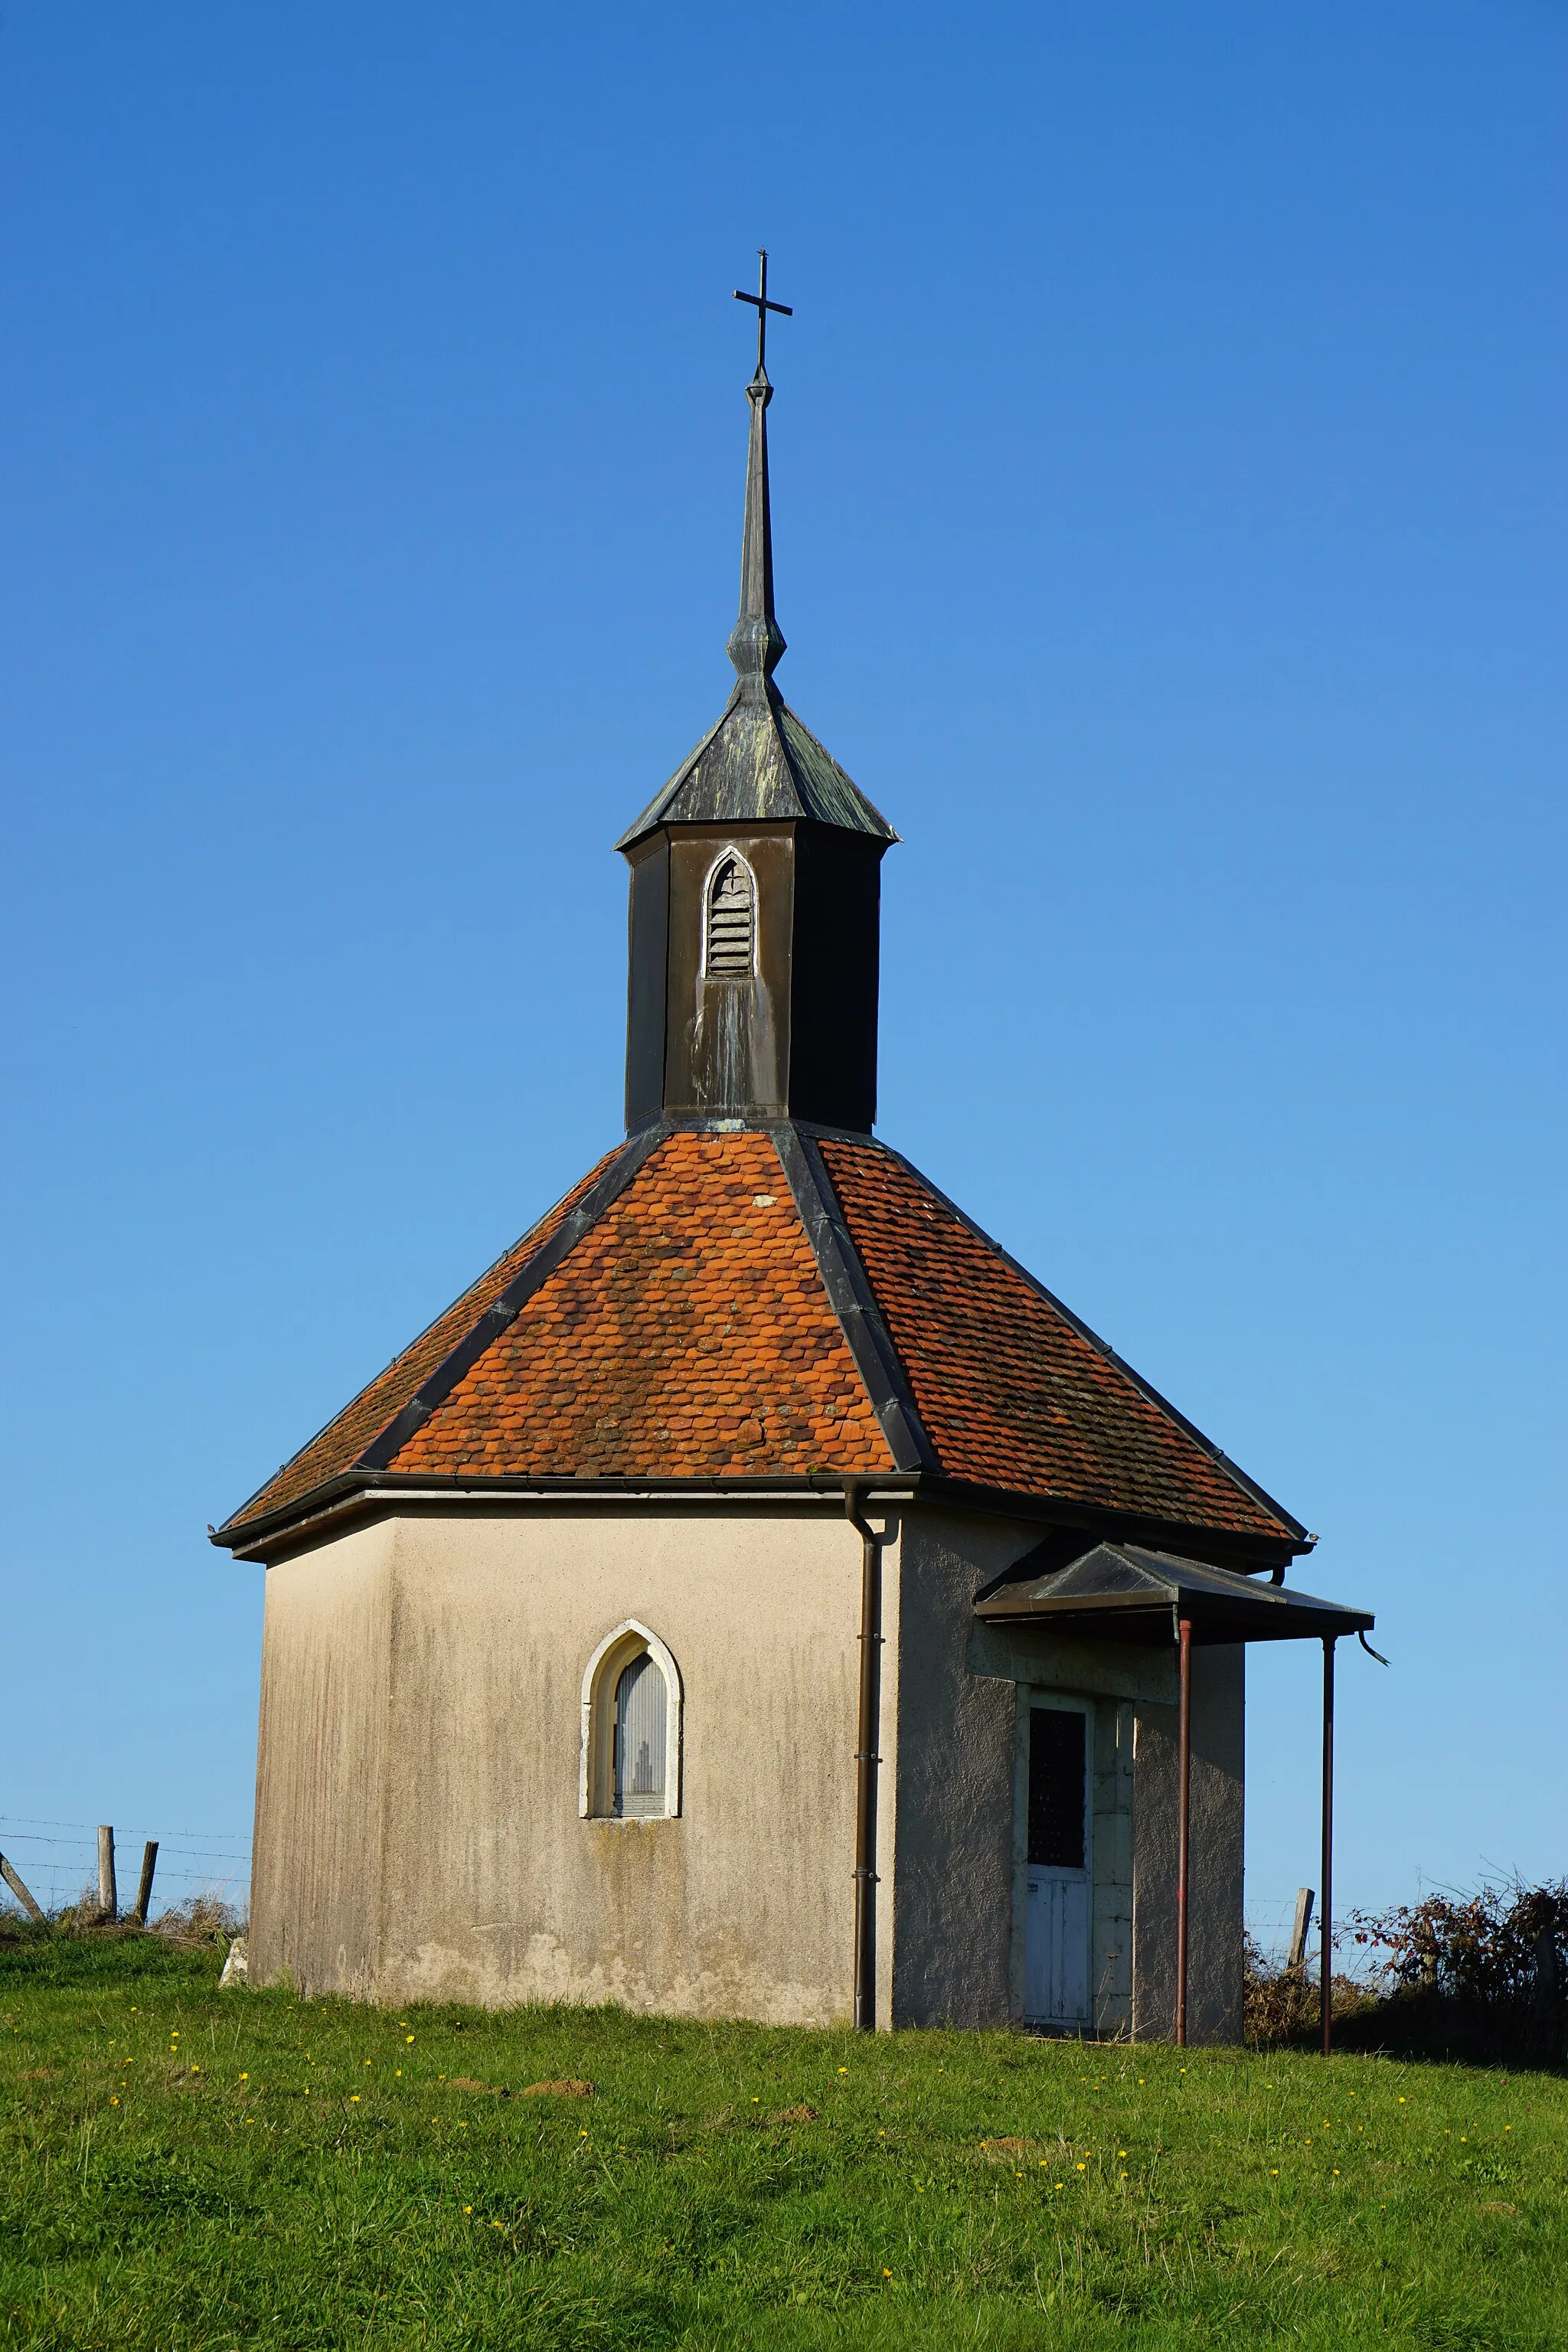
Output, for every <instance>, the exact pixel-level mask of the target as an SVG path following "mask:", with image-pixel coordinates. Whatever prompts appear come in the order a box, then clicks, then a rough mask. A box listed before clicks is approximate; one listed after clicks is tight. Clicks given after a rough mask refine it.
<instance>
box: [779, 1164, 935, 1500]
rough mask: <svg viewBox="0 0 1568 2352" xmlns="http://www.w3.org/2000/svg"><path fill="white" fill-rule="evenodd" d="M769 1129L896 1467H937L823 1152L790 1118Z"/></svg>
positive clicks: (820, 1273)
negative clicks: (841, 1207) (840, 1206)
mask: <svg viewBox="0 0 1568 2352" xmlns="http://www.w3.org/2000/svg"><path fill="white" fill-rule="evenodd" d="M771 1132H772V1135H773V1148H774V1150H776V1151H777V1153H778V1156H779V1161H780V1165H781V1166H782V1167H783V1169H784V1181H785V1182H786V1183H787V1184H788V1186H789V1189H790V1192H791V1194H792V1195H793V1197H794V1200H795V1214H796V1216H798V1217H799V1219H800V1222H801V1224H802V1226H803V1227H804V1228H805V1237H806V1240H807V1242H808V1243H809V1244H810V1245H811V1254H812V1255H813V1257H814V1258H815V1259H816V1270H817V1272H818V1274H819V1275H820V1276H822V1286H823V1288H824V1289H825V1290H826V1293H827V1303H828V1305H829V1306H830V1307H832V1309H833V1312H834V1314H835V1315H836V1316H837V1319H838V1328H839V1329H840V1330H841V1331H842V1332H843V1334H844V1339H845V1344H846V1345H847V1348H848V1349H849V1352H850V1354H851V1356H852V1357H853V1358H854V1360H855V1367H856V1370H858V1373H859V1375H860V1378H861V1381H862V1382H863V1383H864V1385H865V1389H866V1393H867V1395H868V1397H869V1398H870V1400H871V1407H872V1410H873V1412H875V1413H876V1416H877V1420H878V1423H879V1426H880V1428H881V1432H882V1434H883V1436H884V1437H885V1438H886V1439H887V1441H888V1444H889V1449H890V1451H891V1453H892V1456H893V1460H894V1462H895V1463H896V1464H897V1465H898V1466H899V1468H900V1470H940V1468H941V1465H940V1463H939V1462H938V1460H937V1455H936V1449H935V1447H934V1446H933V1445H932V1444H931V1440H930V1438H929V1437H928V1436H927V1434H926V1432H925V1429H924V1426H923V1425H922V1423H921V1417H920V1411H919V1408H918V1407H917V1405H916V1403H915V1400H914V1393H913V1391H912V1390H911V1389H910V1383H909V1381H908V1378H907V1377H906V1375H905V1371H904V1368H903V1365H902V1364H901V1363H900V1360H899V1352H898V1349H896V1348H895V1347H894V1345H893V1341H892V1338H891V1336H890V1334H889V1330H888V1327H887V1324H886V1323H885V1322H884V1320H883V1318H882V1310H881V1308H880V1307H879V1305H878V1303H877V1296H876V1293H875V1292H874V1291H873V1289H872V1287H871V1285H870V1282H869V1280H868V1276H867V1274H866V1269H865V1267H864V1266H863V1265H861V1263H860V1256H859V1253H858V1250H857V1249H856V1247H855V1244H854V1242H853V1240H852V1239H851V1237H850V1234H849V1229H848V1226H847V1224H846V1223H845V1222H844V1215H843V1212H842V1210H841V1209H840V1208H839V1205H838V1198H837V1193H836V1192H834V1190H833V1184H832V1181H831V1179H830V1178H829V1176H828V1173H827V1170H826V1167H825V1166H824V1164H823V1160H822V1154H821V1152H820V1151H819V1150H818V1149H817V1147H816V1143H815V1142H814V1141H813V1140H812V1139H810V1138H809V1137H807V1136H805V1135H802V1134H801V1133H800V1132H799V1131H798V1130H797V1129H796V1128H795V1125H794V1123H793V1121H790V1120H787V1119H786V1120H782V1121H781V1122H780V1123H779V1125H778V1126H777V1127H775V1128H774V1129H772V1130H771Z"/></svg>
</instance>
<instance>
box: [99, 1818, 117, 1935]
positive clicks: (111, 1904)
mask: <svg viewBox="0 0 1568 2352" xmlns="http://www.w3.org/2000/svg"><path fill="white" fill-rule="evenodd" d="M98 1912H99V1916H100V1919H115V1918H118V1917H119V1916H120V1903H119V1898H118V1896H117V1895H116V1893H115V1887H114V1832H113V1830H112V1829H111V1828H110V1826H109V1825H108V1824H107V1823H101V1824H100V1828H99V1832H98Z"/></svg>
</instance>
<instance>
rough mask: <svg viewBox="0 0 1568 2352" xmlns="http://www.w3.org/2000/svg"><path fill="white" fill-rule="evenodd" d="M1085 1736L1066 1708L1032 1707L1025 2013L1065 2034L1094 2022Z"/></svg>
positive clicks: (1080, 1714)
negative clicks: (1090, 1956)
mask: <svg viewBox="0 0 1568 2352" xmlns="http://www.w3.org/2000/svg"><path fill="white" fill-rule="evenodd" d="M1028 1841H1029V1843H1028V1862H1027V1871H1026V1888H1027V1895H1026V1902H1027V1910H1026V1916H1025V1944H1024V2013H1025V2015H1026V2018H1027V2019H1028V2020H1029V2021H1030V2022H1031V2023H1032V2024H1037V2025H1054V2026H1058V2027H1061V2028H1062V2029H1064V2030H1065V2031H1068V2032H1078V2031H1082V2030H1085V2029H1087V2028H1088V2027H1089V2025H1090V2023H1091V2022H1092V2019H1091V2016H1090V2000H1089V1912H1090V1904H1089V1894H1090V1888H1091V1885H1092V1872H1091V1857H1090V1853H1089V1713H1088V1711H1087V1709H1086V1708H1084V1707H1082V1706H1073V1705H1072V1704H1071V1702H1070V1701H1068V1702H1064V1703H1062V1704H1059V1705H1053V1704H1050V1703H1048V1702H1041V1701H1039V1700H1036V1701H1035V1702H1033V1703H1032V1704H1031V1706H1030V1708H1029V1772H1028Z"/></svg>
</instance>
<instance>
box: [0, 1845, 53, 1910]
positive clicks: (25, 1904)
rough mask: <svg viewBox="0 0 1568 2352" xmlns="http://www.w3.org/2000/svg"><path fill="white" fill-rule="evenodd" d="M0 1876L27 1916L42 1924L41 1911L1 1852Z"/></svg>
mask: <svg viewBox="0 0 1568 2352" xmlns="http://www.w3.org/2000/svg"><path fill="white" fill-rule="evenodd" d="M0 1878H3V1879H4V1880H5V1884H6V1885H7V1886H8V1887H9V1888H10V1890H11V1892H12V1894H13V1895H15V1896H16V1900H17V1902H18V1903H19V1904H20V1905H21V1906H22V1908H23V1910H24V1911H25V1912H26V1915H27V1916H28V1918H29V1919H37V1921H38V1922H39V1924H40V1925H42V1922H43V1916H44V1915H43V1913H42V1912H41V1911H40V1910H39V1908H38V1906H37V1904H36V1903H35V1902H34V1900H33V1898H32V1896H31V1895H30V1894H29V1893H28V1892H27V1889H26V1886H24V1885H23V1884H22V1880H21V1877H20V1874H18V1873H17V1871H16V1869H14V1868H13V1866H12V1864H10V1863H8V1862H7V1861H6V1859H5V1855H4V1854H3V1853H0Z"/></svg>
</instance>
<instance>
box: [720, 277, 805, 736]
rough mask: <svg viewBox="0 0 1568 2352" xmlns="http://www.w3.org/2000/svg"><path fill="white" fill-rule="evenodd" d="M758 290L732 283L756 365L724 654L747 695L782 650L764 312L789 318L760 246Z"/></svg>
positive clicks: (763, 681)
mask: <svg viewBox="0 0 1568 2352" xmlns="http://www.w3.org/2000/svg"><path fill="white" fill-rule="evenodd" d="M757 262H758V272H757V290H756V292H755V293H754V294H743V293H742V291H741V289H740V288H739V287H738V286H737V288H736V289H735V299H736V301H737V302H750V303H752V304H753V305H754V306H755V309H756V313H757V366H756V373H755V374H754V375H753V376H752V381H751V383H749V384H748V385H747V386H746V398H747V399H748V400H749V401H750V403H751V405H752V433H751V441H750V446H749V447H748V449H747V452H746V521H745V529H744V531H743V533H742V541H741V611H740V615H739V617H738V619H737V620H736V623H735V625H734V627H733V629H732V630H731V633H730V644H729V655H730V659H731V661H732V662H733V663H734V665H735V668H736V670H737V672H738V673H739V675H740V678H741V683H742V691H743V692H744V691H746V690H748V689H749V692H750V694H751V695H758V696H760V695H762V694H763V693H765V692H766V688H767V681H768V680H769V678H771V677H772V676H773V671H774V670H775V669H776V668H777V667H778V663H779V657H780V656H781V655H782V654H783V653H784V632H783V631H782V630H781V629H780V627H779V625H778V617H777V615H776V614H775V613H774V611H773V512H772V508H771V505H770V502H769V499H768V403H769V402H770V401H771V400H772V398H773V385H772V384H771V383H769V381H768V370H767V348H768V312H769V311H770V310H773V311H775V312H777V313H778V315H779V316H780V317H781V318H784V319H789V318H793V317H794V315H795V313H794V310H792V308H791V306H790V304H789V303H787V302H770V301H769V299H768V257H767V250H766V248H765V247H763V248H761V249H759V251H758V255H757Z"/></svg>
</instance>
